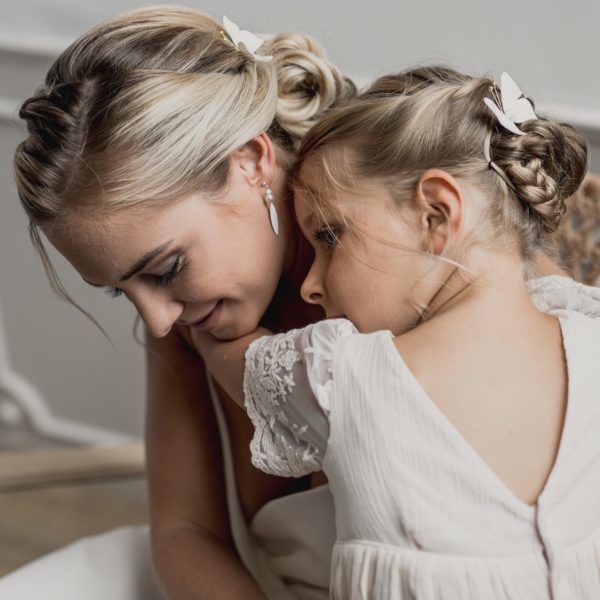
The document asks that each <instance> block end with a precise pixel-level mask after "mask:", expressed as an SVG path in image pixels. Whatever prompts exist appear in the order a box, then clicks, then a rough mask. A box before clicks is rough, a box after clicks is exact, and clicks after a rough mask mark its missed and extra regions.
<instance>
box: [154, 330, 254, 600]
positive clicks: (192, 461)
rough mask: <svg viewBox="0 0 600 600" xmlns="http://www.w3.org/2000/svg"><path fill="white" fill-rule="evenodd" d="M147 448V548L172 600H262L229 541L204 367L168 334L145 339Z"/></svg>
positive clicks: (216, 437) (216, 436)
mask: <svg viewBox="0 0 600 600" xmlns="http://www.w3.org/2000/svg"><path fill="white" fill-rule="evenodd" d="M147 390H148V392H147V396H148V406H147V415H146V446H147V450H146V452H147V469H148V485H149V493H150V517H151V533H152V550H153V559H154V564H155V569H156V571H157V575H158V579H159V581H160V583H161V585H162V587H163V589H164V590H165V592H166V594H167V597H168V598H170V599H172V600H202V599H207V600H208V599H210V600H226V599H227V600H234V599H235V600H238V599H240V598H244V599H247V600H264V598H265V597H264V595H263V594H262V592H261V591H260V589H259V587H258V585H257V584H256V582H255V581H254V580H253V578H252V577H251V576H250V574H249V573H248V571H247V570H246V569H245V567H244V565H243V564H242V562H241V560H240V559H239V557H238V555H237V553H236V551H235V548H234V545H233V541H232V537H231V531H230V528H229V519H228V513H227V503H226V497H225V484H224V470H223V461H222V456H221V445H220V437H219V432H218V426H217V422H216V416H215V414H214V410H213V406H212V402H211V400H210V396H209V392H208V386H207V380H206V375H205V369H204V364H203V363H202V361H201V360H200V358H199V357H198V355H197V354H196V353H195V352H194V351H192V350H191V349H190V347H189V346H188V345H187V343H186V342H185V340H184V339H183V337H182V336H181V335H180V334H179V333H178V332H177V331H176V330H173V331H172V332H171V333H170V334H169V335H168V336H166V337H165V338H162V339H160V340H158V339H154V338H150V337H148V340H147Z"/></svg>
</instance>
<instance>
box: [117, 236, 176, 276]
mask: <svg viewBox="0 0 600 600" xmlns="http://www.w3.org/2000/svg"><path fill="white" fill-rule="evenodd" d="M172 243H173V240H169V241H168V242H165V243H164V244H161V245H160V246H158V247H156V248H154V250H150V251H149V252H146V254H144V256H142V258H140V259H139V260H138V261H137V262H136V263H135V264H134V265H133V267H131V269H129V271H127V273H125V275H123V276H122V277H121V279H120V280H119V281H127V280H128V279H130V278H131V277H133V276H134V275H135V274H136V273H137V272H139V271H141V270H142V269H143V268H144V267H145V266H146V265H147V264H148V263H149V262H150V261H151V260H152V259H153V258H156V257H157V256H158V255H159V254H162V253H163V252H164V251H165V250H166V249H167V247H168V246H169V245H170V244H172Z"/></svg>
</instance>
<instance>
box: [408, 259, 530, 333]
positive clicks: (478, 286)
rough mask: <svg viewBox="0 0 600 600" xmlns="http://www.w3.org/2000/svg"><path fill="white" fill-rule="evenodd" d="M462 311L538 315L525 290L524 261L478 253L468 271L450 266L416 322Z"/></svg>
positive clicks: (473, 313)
mask: <svg viewBox="0 0 600 600" xmlns="http://www.w3.org/2000/svg"><path fill="white" fill-rule="evenodd" d="M464 310H467V311H469V312H470V313H471V314H472V315H473V317H476V316H477V315H479V314H481V315H489V314H495V315H498V317H500V315H505V316H507V317H509V316H511V315H513V316H516V315H517V314H518V315H523V313H524V312H525V313H529V312H530V311H536V312H537V309H536V308H535V306H534V304H533V303H532V301H531V299H530V297H529V293H528V291H527V285H526V283H525V265H524V263H523V261H522V260H520V259H519V258H518V257H516V256H513V255H508V254H499V253H492V252H479V253H478V256H477V257H476V258H475V259H471V260H470V271H466V272H465V271H464V270H462V269H460V268H458V267H450V268H449V270H448V275H447V278H446V280H445V281H444V282H443V284H442V285H441V286H440V287H439V289H438V291H437V292H436V293H435V294H434V295H433V296H432V298H431V300H430V302H429V304H428V306H427V308H426V310H425V311H424V313H423V316H422V318H421V319H420V321H419V322H420V323H422V322H424V321H430V320H432V319H434V318H437V317H440V316H442V315H444V314H449V313H450V312H457V311H461V312H462V311H464Z"/></svg>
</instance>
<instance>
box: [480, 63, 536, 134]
mask: <svg viewBox="0 0 600 600" xmlns="http://www.w3.org/2000/svg"><path fill="white" fill-rule="evenodd" d="M483 101H484V102H485V105H486V106H487V107H488V108H489V109H490V110H491V111H492V112H493V113H494V116H495V117H496V119H498V122H499V123H500V125H502V127H504V128H505V129H508V131H510V132H511V133H514V134H516V135H525V132H524V131H521V130H520V129H519V128H518V127H517V123H524V122H525V121H533V120H536V119H537V118H538V117H537V115H536V114H535V111H534V110H533V106H532V104H531V102H530V101H529V100H527V98H525V96H524V95H523V92H521V90H520V89H519V86H518V85H517V84H516V83H515V82H514V81H513V79H512V77H511V76H510V75H509V74H508V73H502V76H501V77H500V104H501V105H502V108H500V107H499V106H498V105H497V104H496V102H494V101H493V100H490V98H484V99H483Z"/></svg>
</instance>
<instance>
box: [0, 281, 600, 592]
mask: <svg viewBox="0 0 600 600" xmlns="http://www.w3.org/2000/svg"><path fill="white" fill-rule="evenodd" d="M528 286H529V289H530V292H531V296H532V298H533V300H534V302H535V303H536V304H537V305H538V307H539V308H540V309H542V310H550V309H555V308H564V309H570V310H575V311H579V312H581V313H582V314H587V315H592V316H595V317H600V290H599V289H597V288H591V287H586V286H582V285H579V284H577V283H575V282H574V281H572V280H570V279H566V278H563V277H544V278H542V279H536V280H532V281H530V282H529V284H528ZM213 402H214V404H215V409H216V410H217V413H218V415H220V416H221V417H222V415H221V411H220V404H219V402H218V399H216V398H215V397H214V396H213ZM317 414H319V413H318V412H317ZM590 427H592V428H593V427H595V425H592V424H591V423H590ZM219 430H220V433H221V437H222V440H223V449H224V459H225V469H226V475H227V477H226V479H227V498H228V504H229V514H230V517H231V519H232V523H231V525H232V530H233V534H234V538H235V542H236V546H237V549H238V552H239V553H240V556H241V557H242V559H243V560H244V562H245V563H246V565H247V566H248V568H249V569H250V570H251V572H252V573H253V574H254V576H255V577H256V579H257V581H259V582H260V583H261V585H262V587H263V589H264V590H265V594H266V596H267V598H269V600H291V599H294V600H325V599H326V598H327V596H328V587H329V571H330V568H329V564H330V557H331V550H332V547H333V543H334V540H335V529H334V526H333V518H334V512H333V502H332V498H331V494H330V492H329V486H320V487H318V488H315V489H313V490H309V491H306V492H301V493H298V494H292V495H290V496H286V497H284V498H277V499H276V500H273V501H272V502H269V503H268V504H266V505H265V506H264V507H263V508H261V509H260V511H259V512H258V513H257V514H256V516H255V517H254V519H253V520H252V522H251V524H250V526H246V524H245V523H244V521H243V518H242V514H241V511H240V507H239V500H238V496H237V492H236V489H235V480H234V474H233V465H232V462H231V457H230V448H229V443H228V438H227V428H226V427H225V426H224V420H223V419H222V418H221V419H220V420H219ZM599 435H600V434H599ZM420 443H422V441H421V442H420ZM472 460H475V461H476V458H474V457H472ZM591 464H592V463H590V465H591ZM356 468H357V471H356V472H357V474H359V472H360V471H359V470H358V469H359V468H360V465H357V466H356ZM481 470H482V465H479V467H478V468H477V469H474V471H478V472H481ZM483 470H484V472H485V469H483ZM484 477H486V476H484ZM474 478H475V475H474ZM488 478H489V477H488ZM420 480H421V478H419V481H420ZM492 480H493V478H492ZM491 485H492V487H497V486H498V483H497V482H496V483H492V484H491ZM416 491H417V492H418V491H419V487H417V488H416ZM408 493H410V494H412V493H414V491H411V490H408V491H407V494H408ZM501 494H502V493H501ZM504 495H505V494H504ZM505 496H506V495H505ZM367 500H368V508H367V509H366V513H367V514H368V513H369V511H371V508H370V506H371V503H372V502H374V503H375V504H373V506H374V507H378V506H380V504H379V500H378V498H377V497H376V491H373V492H372V493H370V497H369V498H367ZM507 501H508V502H509V504H512V501H511V500H507ZM443 503H444V498H441V499H440V498H430V499H429V500H428V504H433V505H435V506H436V507H437V508H438V509H439V510H441V509H440V507H443ZM581 510H582V512H583V511H587V510H588V509H586V508H584V507H582V508H581ZM577 511H579V507H578V508H577ZM521 512H526V509H523V508H521V509H517V511H516V516H515V519H518V518H519V515H520V514H521ZM463 514H464V512H463ZM442 516H443V515H442ZM580 518H581V517H580V516H579V515H578V514H575V515H572V516H569V517H564V518H562V520H561V522H563V523H564V522H565V520H564V519H567V520H568V521H569V523H570V522H571V521H572V522H573V524H574V525H576V524H577V523H578V522H579V519H580ZM361 519H362V517H361ZM464 520H466V522H467V524H468V523H469V522H470V518H469V515H468V514H466V516H465V518H464ZM422 526H425V527H428V524H427V523H423V524H422ZM434 528H435V526H434ZM571 531H573V532H575V530H571V528H570V527H568V528H567V532H571ZM463 535H464V534H463V532H462V531H461V536H460V537H459V538H458V539H459V540H461V539H462V537H463ZM555 535H556V533H555ZM149 543H150V542H149V537H148V529H147V527H136V528H120V529H116V530H113V531H110V532H107V533H105V534H102V535H100V536H94V537H88V538H84V539H82V540H80V541H78V542H76V543H74V544H71V545H69V546H67V547H65V548H63V549H61V550H58V551H56V552H53V553H52V554H50V555H48V556H45V557H43V558H41V559H39V560H37V561H34V562H32V563H30V564H29V565H26V566H24V567H22V568H20V569H18V570H17V571H15V572H14V573H12V574H10V575H8V576H6V577H3V578H0V599H2V600H4V599H5V598H6V599H7V600H40V599H43V600H158V599H159V598H163V596H162V594H161V593H160V590H159V589H158V586H157V585H156V583H155V582H154V577H153V573H152V564H151V559H150V547H149ZM342 546H343V545H340V549H338V550H336V556H337V555H339V552H340V551H343V547H342ZM534 547H535V548H538V546H537V545H535V546H534ZM360 548H362V549H364V550H365V552H364V556H365V557H366V556H367V551H368V549H369V548H370V546H369V545H368V544H366V545H364V546H360ZM499 548H500V546H499ZM535 551H536V552H537V550H535ZM531 552H534V550H533V549H532V550H531ZM531 552H528V553H527V554H530V553H531ZM497 554H500V552H498V553H497ZM430 558H431V559H432V561H431V562H429V563H428V567H427V568H429V569H431V570H433V569H434V568H435V565H436V564H437V565H439V568H438V570H437V572H438V576H439V572H440V571H443V569H444V568H451V569H452V572H455V571H456V569H454V568H453V567H452V566H451V565H452V564H453V559H452V558H451V557H449V556H446V557H441V556H438V557H437V559H438V560H437V561H436V556H434V555H431V556H430ZM455 560H457V564H458V563H462V560H463V559H460V558H457V559H455ZM542 560H543V559H542ZM365 562H366V560H365ZM480 562H482V561H481V560H480V559H477V558H473V559H470V563H471V566H472V568H473V572H474V573H480V572H481V571H480V570H479V569H477V565H478V564H479V563H480ZM483 562H484V563H485V564H486V565H489V564H491V563H490V562H489V559H483ZM510 562H512V563H513V564H514V562H518V560H516V559H514V557H513V559H511V561H510ZM501 563H502V560H500V564H501ZM443 564H445V565H448V566H447V567H442V565H443ZM540 564H541V565H542V563H540ZM383 566H385V565H383ZM198 568H199V569H201V568H202V565H198ZM424 568H425V563H423V568H422V569H420V570H419V577H418V580H415V579H414V578H413V579H411V580H409V581H407V583H406V585H408V586H413V587H415V586H416V585H417V584H416V581H419V582H420V583H418V585H419V586H420V588H421V589H423V588H425V593H423V594H422V598H432V597H433V598H435V597H436V596H435V594H436V593H437V592H436V591H435V587H434V585H435V580H434V579H432V580H431V586H432V587H431V592H429V591H428V590H427V589H426V588H427V584H428V581H427V573H426V572H425V571H424V570H423V569H424ZM461 568H462V567H461ZM540 568H543V567H540ZM361 572H362V571H361V570H359V571H357V574H358V575H360V573H361ZM483 572H484V573H485V575H483V576H481V577H480V578H485V579H489V578H490V576H489V571H488V570H484V571H483ZM597 575H598V570H597V567H596V571H595V576H597ZM475 576H476V577H477V575H475ZM423 577H425V581H423ZM454 577H455V576H454ZM492 580H493V581H496V582H497V585H496V588H498V586H501V583H500V578H499V575H498V576H496V574H495V571H494V575H493V576H492ZM488 583H489V581H488ZM449 585H450V583H449ZM491 585H493V583H492V584H491ZM463 588H464V586H463V587H461V586H458V589H457V588H456V586H455V587H454V588H451V587H449V588H448V591H447V593H446V594H445V598H451V599H452V600H467V599H469V598H471V599H472V598H476V600H487V599H488V598H494V596H493V595H491V596H490V595H489V594H487V588H485V587H484V593H483V594H476V595H475V596H471V597H469V595H468V594H465V593H463ZM359 589H360V588H358V586H357V590H359ZM415 589H419V588H415ZM500 589H502V588H500ZM508 589H512V587H509V588H508ZM411 593H413V592H411ZM428 594H429V595H428ZM405 595H406V594H405ZM438 596H439V594H438ZM514 596H515V593H514V592H513V593H512V597H514ZM359 597H360V596H359ZM390 597H391V598H393V597H394V596H393V595H391V596H390ZM409 597H410V595H409ZM496 597H498V595H497V596H496ZM499 597H500V598H502V595H500V596H499ZM504 597H507V598H511V596H510V595H508V592H507V594H505V596H504ZM542 597H544V598H548V597H549V592H547V593H546V596H542ZM570 597H571V598H580V597H582V598H585V597H586V596H585V594H580V595H577V594H575V595H574V596H570ZM598 597H599V598H600V595H599V596H598ZM348 598H349V599H351V598H352V595H348ZM386 598H388V596H386V595H385V594H383V595H374V596H373V600H386ZM530 598H535V596H534V595H528V594H527V593H525V594H522V595H521V596H519V600H521V599H524V600H529V599H530Z"/></svg>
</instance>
